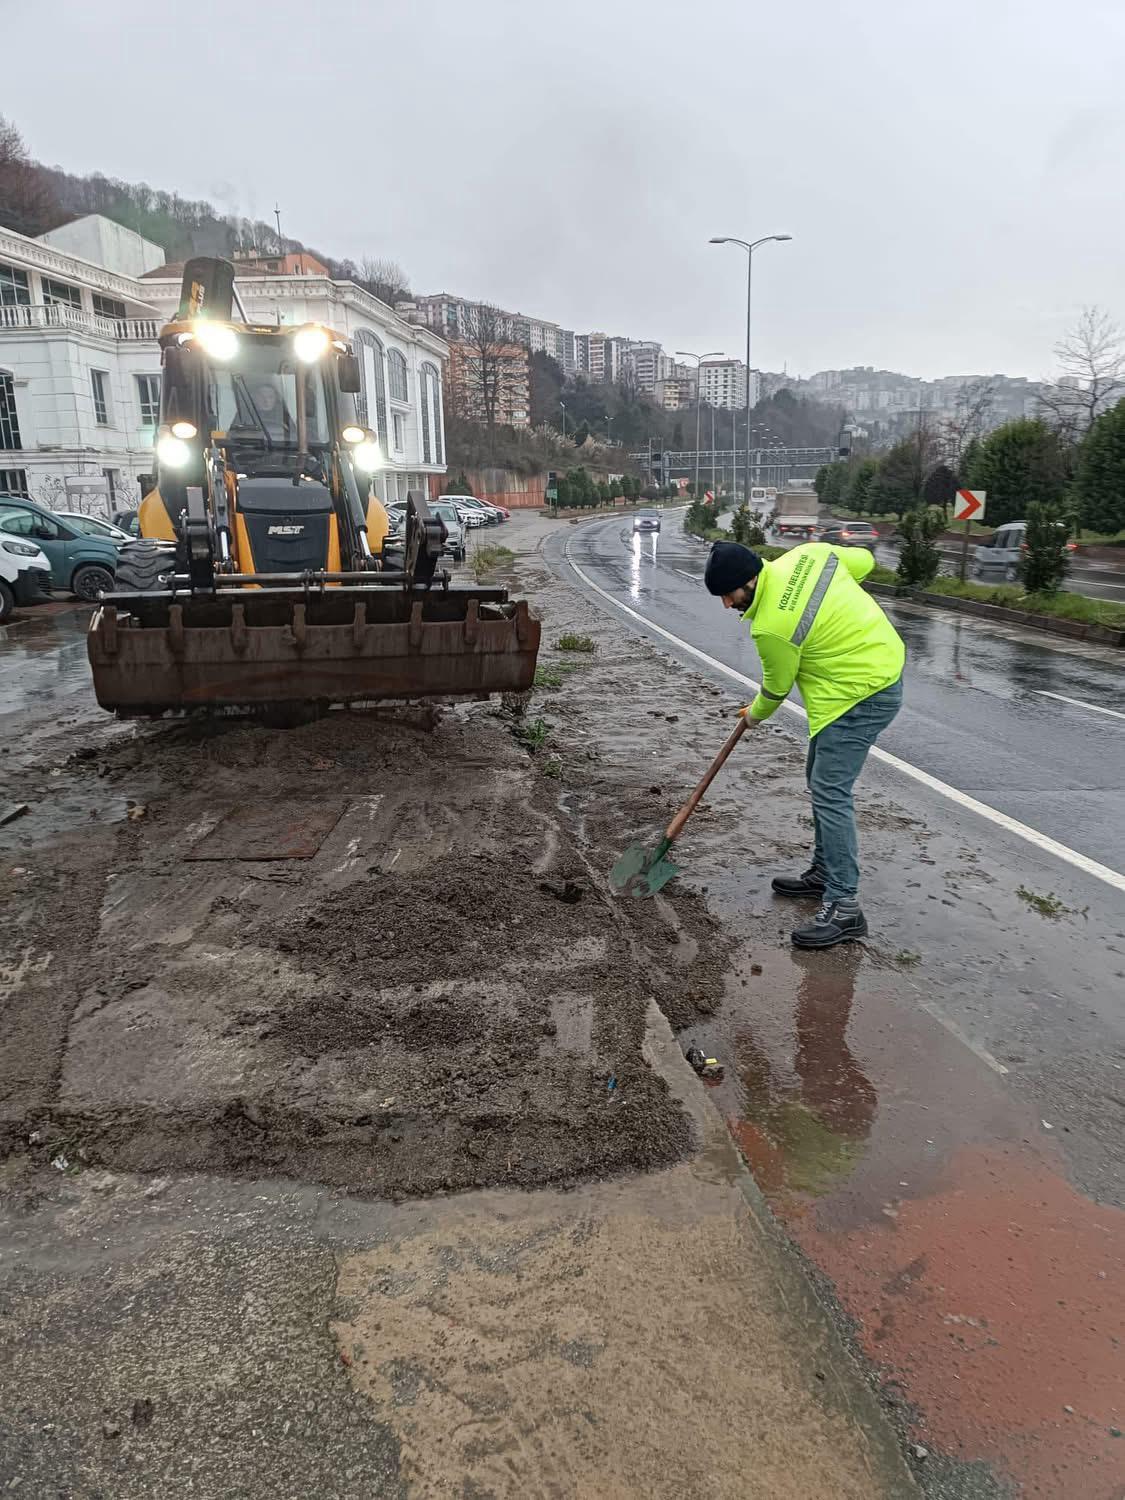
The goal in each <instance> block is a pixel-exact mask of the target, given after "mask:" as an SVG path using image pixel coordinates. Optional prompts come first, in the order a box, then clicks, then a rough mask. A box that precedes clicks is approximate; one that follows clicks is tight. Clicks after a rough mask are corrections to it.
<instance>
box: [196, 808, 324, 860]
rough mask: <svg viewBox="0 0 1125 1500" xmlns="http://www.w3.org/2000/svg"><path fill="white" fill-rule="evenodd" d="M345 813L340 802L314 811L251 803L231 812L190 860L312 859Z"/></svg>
mask: <svg viewBox="0 0 1125 1500" xmlns="http://www.w3.org/2000/svg"><path fill="white" fill-rule="evenodd" d="M343 813H344V805H343V803H341V802H331V803H323V802H318V803H317V804H316V806H315V807H300V808H294V807H293V806H292V805H291V804H290V805H287V806H278V804H277V803H276V802H250V803H247V804H246V806H245V807H235V808H232V809H231V811H230V812H228V813H225V814H224V815H223V817H222V818H220V820H219V821H218V823H216V824H215V826H214V828H212V829H211V831H210V833H205V834H204V835H203V837H202V838H201V839H200V840H199V842H198V843H197V844H196V845H195V846H194V847H193V848H192V849H191V850H190V851H189V852H188V854H187V855H186V856H185V858H187V859H312V857H313V855H314V854H315V853H316V851H317V850H318V849H319V848H320V846H321V844H323V843H324V840H325V839H326V838H327V837H328V835H329V834H330V833H331V832H332V830H333V828H335V826H336V824H337V823H338V822H339V821H340V819H341V817H342V816H343Z"/></svg>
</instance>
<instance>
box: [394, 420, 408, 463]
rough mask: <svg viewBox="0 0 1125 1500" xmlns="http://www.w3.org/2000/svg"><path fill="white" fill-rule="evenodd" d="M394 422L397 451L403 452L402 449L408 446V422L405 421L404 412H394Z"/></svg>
mask: <svg viewBox="0 0 1125 1500" xmlns="http://www.w3.org/2000/svg"><path fill="white" fill-rule="evenodd" d="M394 422H395V452H396V453H401V452H402V450H403V449H404V448H405V447H406V422H405V420H404V418H403V415H402V412H400V411H396V412H395V413H394Z"/></svg>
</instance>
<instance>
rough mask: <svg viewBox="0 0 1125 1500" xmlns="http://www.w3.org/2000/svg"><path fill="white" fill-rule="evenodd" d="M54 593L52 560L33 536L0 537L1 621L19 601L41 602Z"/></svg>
mask: <svg viewBox="0 0 1125 1500" xmlns="http://www.w3.org/2000/svg"><path fill="white" fill-rule="evenodd" d="M50 597H51V564H50V563H49V562H48V561H47V557H46V554H45V553H44V552H43V551H42V550H41V549H40V548H39V547H37V546H36V545H35V543H34V542H33V541H32V540H31V538H30V537H24V536H5V537H4V539H3V541H0V625H3V624H4V623H5V622H6V621H7V620H8V619H10V618H11V614H12V611H13V610H14V609H15V607H16V605H17V604H39V603H40V602H45V601H46V600H48V599H49V598H50Z"/></svg>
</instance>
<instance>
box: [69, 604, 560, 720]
mask: <svg viewBox="0 0 1125 1500" xmlns="http://www.w3.org/2000/svg"><path fill="white" fill-rule="evenodd" d="M539 635H540V625H539V621H538V620H536V619H534V618H533V617H532V616H531V614H530V613H529V611H528V607H527V604H526V602H525V601H524V600H519V601H514V602H513V601H509V599H508V596H507V591H506V590H505V589H499V588H495V589H486V588H466V589H455V588H450V589H444V590H443V589H434V590H429V591H427V590H422V589H416V590H414V591H407V590H405V589H402V588H389V587H369V586H366V587H363V586H361V587H358V588H344V587H340V588H331V589H320V590H306V589H301V588H296V589H273V588H267V589H254V590H249V589H229V590H220V591H218V592H217V593H214V594H190V593H182V594H173V593H163V594H161V593H153V594H115V595H110V596H108V598H106V599H105V600H104V601H103V602H102V604H101V605H100V606H99V608H98V609H97V610H96V611H95V613H94V617H93V619H92V621H91V623H90V631H89V636H88V638H87V650H88V653H89V657H90V666H91V668H92V670H93V675H94V692H95V694H96V695H97V699H98V702H99V703H100V704H101V706H102V708H105V709H109V710H110V711H111V712H116V713H118V714H121V715H123V716H125V717H144V716H153V715H158V714H161V713H164V712H165V711H167V710H169V709H197V708H242V707H273V706H283V705H288V704H322V705H327V704H331V703H354V702H357V701H365V700H370V701H378V700H380V699H394V698H459V697H461V698H463V697H484V696H487V695H488V694H489V693H498V692H522V691H524V690H525V689H526V688H529V687H531V684H532V679H533V678H534V676H535V661H536V656H537V654H538V651H539Z"/></svg>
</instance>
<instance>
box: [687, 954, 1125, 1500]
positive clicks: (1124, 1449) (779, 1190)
mask: <svg viewBox="0 0 1125 1500" xmlns="http://www.w3.org/2000/svg"><path fill="white" fill-rule="evenodd" d="M753 967H758V968H759V972H758V973H757V974H755V973H753ZM922 999H923V997H922V995H921V994H920V992H919V990H918V988H917V986H916V985H915V984H914V983H912V982H911V980H910V979H909V978H908V977H907V976H904V975H903V974H901V973H899V972H898V971H897V970H895V969H888V968H886V967H885V966H881V965H880V964H879V961H878V959H877V956H876V955H874V954H873V953H871V952H869V951H865V950H863V949H859V948H849V949H847V950H844V951H843V952H839V951H837V952H834V953H830V954H801V953H795V952H793V951H792V950H789V949H788V948H784V949H783V948H780V947H775V948H765V947H760V948H759V949H758V950H757V951H755V952H750V951H749V950H748V949H747V950H744V951H743V952H742V953H741V954H740V955H739V957H738V960H737V962H736V964H735V966H734V968H733V970H732V973H731V975H730V977H729V978H728V982H727V988H726V994H725V998H724V1002H723V1005H722V1007H721V1008H720V1010H719V1012H718V1013H717V1014H716V1015H715V1016H713V1017H710V1018H708V1020H707V1021H706V1022H705V1023H704V1024H702V1025H698V1026H695V1027H691V1028H689V1029H686V1030H684V1031H683V1032H682V1033H680V1041H681V1044H683V1045H686V1044H687V1042H688V1041H689V1040H690V1041H694V1042H697V1043H698V1044H699V1045H700V1046H701V1047H703V1049H704V1050H705V1052H707V1054H708V1055H714V1056H716V1057H718V1058H719V1059H720V1061H721V1062H722V1063H723V1064H724V1067H725V1075H724V1077H723V1079H722V1081H721V1082H719V1083H717V1084H713V1085H711V1086H710V1087H711V1090H712V1092H711V1098H712V1100H713V1101H714V1103H715V1104H716V1105H717V1106H718V1107H719V1109H720V1110H721V1112H722V1113H723V1114H724V1115H725V1117H726V1119H727V1123H728V1127H729V1129H730V1132H731V1135H732V1137H733V1138H734V1140H735V1141H736V1143H737V1144H738V1146H739V1148H740V1150H741V1151H742V1153H743V1155H744V1157H745V1158H746V1160H747V1162H748V1163H749V1166H750V1168H751V1170H752V1172H753V1174H754V1176H755V1178H756V1180H757V1182H758V1184H759V1186H760V1187H761V1188H762V1190H763V1192H764V1193H765V1194H766V1196H767V1198H768V1199H769V1200H770V1203H771V1206H772V1207H773V1210H774V1212H775V1213H776V1215H777V1216H778V1218H779V1219H780V1220H781V1221H782V1223H783V1224H784V1225H785V1227H786V1228H787V1230H788V1232H789V1233H790V1234H791V1235H792V1237H793V1239H794V1240H795V1241H796V1242H797V1244H798V1245H799V1246H800V1248H801V1250H802V1251H803V1252H804V1253H805V1254H806V1255H807V1256H808V1257H809V1258H810V1260H811V1261H812V1262H813V1263H814V1264H816V1265H817V1266H818V1267H819V1268H820V1270H821V1271H822V1272H823V1273H824V1274H825V1275H826V1276H827V1278H828V1279H829V1281H830V1282H831V1284H832V1285H833V1287H834V1288H835V1291H836V1294H837V1296H838V1298H839V1300H840V1303H841V1305H842V1307H843V1308H844V1310H845V1311H846V1313H847V1314H848V1315H849V1317H850V1318H851V1319H852V1320H854V1325H855V1328H856V1331H857V1337H858V1339H859V1342H860V1343H861V1345H862V1346H863V1348H864V1350H865V1352H866V1353H867V1355H868V1357H869V1358H871V1359H872V1360H873V1361H874V1362H875V1363H876V1366H877V1367H878V1368H879V1369H880V1370H881V1371H882V1373H883V1378H884V1379H885V1380H887V1381H888V1382H889V1384H890V1385H891V1386H892V1387H893V1388H894V1389H895V1391H896V1393H897V1395H896V1399H897V1400H898V1401H899V1403H900V1404H903V1405H906V1406H907V1407H908V1408H911V1409H913V1410H914V1411H915V1412H916V1413H917V1416H916V1418H915V1419H914V1423H915V1431H916V1433H917V1436H918V1439H919V1441H921V1442H924V1443H926V1444H927V1445H932V1446H933V1447H934V1448H935V1449H937V1450H938V1451H944V1452H946V1453H950V1454H956V1455H958V1456H959V1457H960V1458H961V1459H963V1460H966V1461H974V1462H983V1463H986V1464H988V1465H990V1466H992V1467H993V1468H994V1469H995V1471H996V1472H997V1473H1000V1474H1010V1475H1013V1476H1014V1477H1015V1479H1016V1481H1017V1483H1020V1484H1022V1485H1024V1486H1026V1493H1034V1494H1055V1493H1059V1494H1061V1493H1064V1492H1065V1493H1066V1494H1068V1495H1069V1494H1074V1495H1078V1494H1082V1495H1084V1496H1087V1495H1088V1496H1091V1497H1093V1496H1095V1495H1096V1496H1097V1497H1099V1500H1110V1497H1111V1496H1114V1497H1115V1496H1117V1495H1118V1494H1120V1493H1121V1490H1120V1488H1114V1487H1113V1486H1114V1485H1117V1486H1120V1485H1122V1484H1125V1440H1116V1439H1115V1437H1114V1434H1115V1433H1116V1432H1118V1431H1120V1429H1121V1427H1122V1425H1123V1424H1122V1420H1121V1412H1122V1409H1123V1408H1125V1374H1123V1372H1122V1366H1121V1363H1120V1358H1119V1347H1120V1342H1121V1340H1122V1339H1125V1320H1123V1318H1122V1309H1121V1301H1120V1293H1119V1287H1120V1278H1121V1276H1122V1275H1125V1215H1122V1213H1121V1212H1120V1210H1116V1209H1113V1208H1108V1207H1103V1206H1102V1205H1099V1204H1097V1203H1095V1202H1093V1201H1091V1200H1090V1199H1088V1198H1086V1197H1084V1196H1083V1195H1082V1194H1081V1193H1079V1192H1077V1191H1076V1190H1075V1189H1074V1188H1073V1187H1071V1186H1070V1184H1069V1183H1068V1182H1067V1181H1066V1179H1065V1175H1064V1170H1063V1163H1062V1159H1061V1157H1060V1156H1058V1155H1056V1154H1055V1146H1054V1143H1053V1142H1052V1143H1046V1142H1043V1140H1042V1132H1041V1130H1037V1128H1036V1127H1037V1126H1038V1125H1039V1121H1038V1119H1037V1118H1035V1117H1034V1116H1031V1115H1029V1111H1028V1109H1027V1108H1026V1107H1025V1106H1024V1105H1023V1104H1022V1103H1021V1102H1020V1101H1019V1100H1018V1099H1017V1098H1016V1097H1014V1096H1013V1094H1012V1093H1011V1092H1010V1090H1009V1089H1008V1088H1007V1086H1006V1085H1005V1083H1004V1081H1003V1078H1002V1077H1001V1076H1000V1075H998V1074H997V1073H995V1072H994V1071H993V1069H992V1068H990V1067H989V1066H988V1065H987V1063H986V1062H985V1061H984V1060H983V1059H982V1058H981V1056H980V1055H979V1054H978V1052H977V1051H976V1050H972V1049H971V1048H970V1047H969V1046H967V1045H966V1044H965V1042H964V1041H962V1040H960V1039H959V1038H958V1036H957V1034H956V1030H955V1029H954V1030H951V1029H950V1027H949V1024H948V1022H947V1021H946V1020H945V1019H944V1018H943V1016H942V1015H941V1013H940V1011H939V1010H938V1008H937V1006H934V1007H932V1008H931V1009H923V1006H922ZM1032 1432H1033V1433H1034V1436H1035V1441H1034V1442H1033V1443H1031V1444H1030V1445H1029V1444H1028V1442H1027V1437H1028V1434H1029V1433H1032ZM1064 1475H1065V1476H1066V1477H1065V1482H1064V1485H1063V1488H1062V1489H1059V1488H1058V1487H1057V1486H1058V1483H1059V1482H1060V1480H1061V1479H1062V1476H1064ZM1095 1478H1096V1480H1097V1482H1095ZM1099 1485H1104V1488H1103V1487H1099ZM1024 1492H1025V1491H1024V1490H1021V1493H1024Z"/></svg>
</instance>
